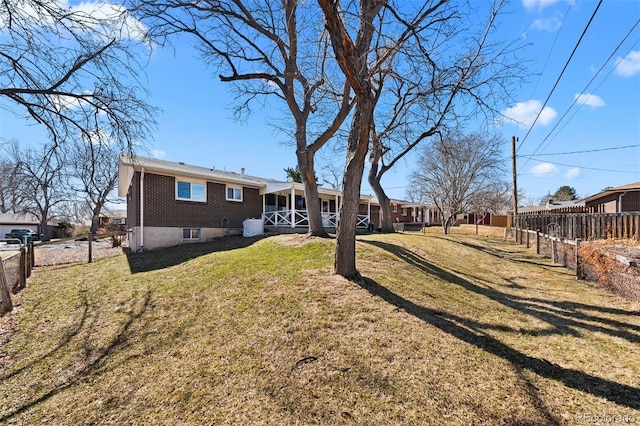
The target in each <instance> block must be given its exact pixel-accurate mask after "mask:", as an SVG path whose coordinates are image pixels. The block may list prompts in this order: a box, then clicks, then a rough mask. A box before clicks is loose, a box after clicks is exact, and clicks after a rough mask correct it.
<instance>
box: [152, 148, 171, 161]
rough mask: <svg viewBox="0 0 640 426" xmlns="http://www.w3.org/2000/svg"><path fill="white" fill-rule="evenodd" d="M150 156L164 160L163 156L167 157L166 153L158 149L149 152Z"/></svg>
mask: <svg viewBox="0 0 640 426" xmlns="http://www.w3.org/2000/svg"><path fill="white" fill-rule="evenodd" d="M151 155H153V158H158V159H160V158H164V156H165V155H167V153H166V152H164V151H162V150H160V149H153V150H151Z"/></svg>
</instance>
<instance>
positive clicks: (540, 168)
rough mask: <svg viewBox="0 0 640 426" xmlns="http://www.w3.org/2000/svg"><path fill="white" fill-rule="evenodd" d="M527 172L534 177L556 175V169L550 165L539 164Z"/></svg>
mask: <svg viewBox="0 0 640 426" xmlns="http://www.w3.org/2000/svg"><path fill="white" fill-rule="evenodd" d="M529 171H530V172H531V173H533V174H534V175H536V176H546V175H554V174H556V173H558V168H557V167H556V166H554V165H553V164H551V163H540V164H538V165H537V166H534V167H532V168H531V169H530V170H529Z"/></svg>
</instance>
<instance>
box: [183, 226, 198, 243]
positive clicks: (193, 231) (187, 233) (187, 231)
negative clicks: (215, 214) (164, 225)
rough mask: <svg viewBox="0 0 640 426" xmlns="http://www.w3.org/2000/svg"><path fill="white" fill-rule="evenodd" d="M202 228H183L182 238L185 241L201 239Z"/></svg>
mask: <svg viewBox="0 0 640 426" xmlns="http://www.w3.org/2000/svg"><path fill="white" fill-rule="evenodd" d="M200 235H201V233H200V228H183V229H182V240H183V241H200Z"/></svg>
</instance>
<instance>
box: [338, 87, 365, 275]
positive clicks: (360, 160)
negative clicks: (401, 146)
mask: <svg viewBox="0 0 640 426" xmlns="http://www.w3.org/2000/svg"><path fill="white" fill-rule="evenodd" d="M372 112H373V102H372V99H371V98H370V97H369V98H361V99H360V100H359V102H358V103H357V105H356V110H355V113H354V115H353V122H352V123H351V132H350V134H349V147H348V151H347V161H346V163H345V170H344V180H343V183H342V186H343V188H344V189H343V195H342V205H341V206H340V221H339V223H338V232H337V235H336V240H337V241H336V255H335V264H334V272H335V273H336V274H338V275H342V276H343V277H345V278H346V279H348V280H351V281H358V280H359V279H360V278H361V277H360V273H359V272H358V270H357V269H356V223H357V220H358V207H359V205H360V185H361V183H362V175H363V174H364V162H365V159H366V156H367V151H368V148H369V129H370V128H371V120H372Z"/></svg>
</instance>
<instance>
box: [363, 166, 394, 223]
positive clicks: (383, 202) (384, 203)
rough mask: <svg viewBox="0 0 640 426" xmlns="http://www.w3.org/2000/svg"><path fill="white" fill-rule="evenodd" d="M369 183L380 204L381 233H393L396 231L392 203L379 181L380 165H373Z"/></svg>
mask: <svg viewBox="0 0 640 426" xmlns="http://www.w3.org/2000/svg"><path fill="white" fill-rule="evenodd" d="M368 181H369V185H371V188H372V189H373V192H374V193H375V194H376V197H377V198H378V202H379V203H380V222H381V224H380V232H382V233H385V234H389V233H392V232H394V229H393V220H391V203H390V200H389V197H388V196H387V194H386V193H385V192H384V189H383V188H382V185H381V184H380V180H379V179H378V164H374V163H372V164H371V168H370V169H369V177H368Z"/></svg>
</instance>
